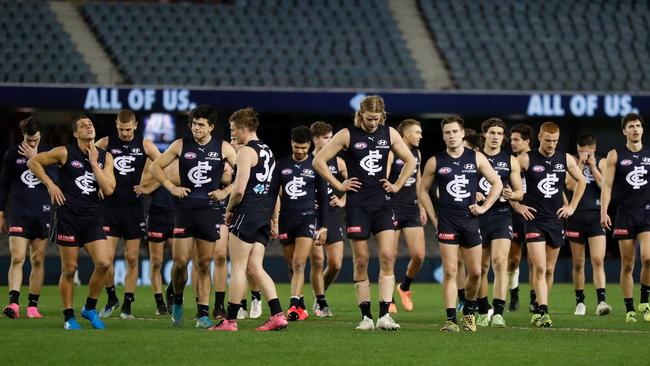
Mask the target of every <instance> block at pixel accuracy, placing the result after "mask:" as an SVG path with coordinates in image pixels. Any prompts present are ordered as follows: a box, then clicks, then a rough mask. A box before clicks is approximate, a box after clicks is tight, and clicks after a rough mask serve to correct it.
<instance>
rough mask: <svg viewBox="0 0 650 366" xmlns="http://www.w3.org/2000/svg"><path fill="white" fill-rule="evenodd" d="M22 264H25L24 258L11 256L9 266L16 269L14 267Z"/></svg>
mask: <svg viewBox="0 0 650 366" xmlns="http://www.w3.org/2000/svg"><path fill="white" fill-rule="evenodd" d="M23 263H25V256H17V255H13V256H11V265H12V266H14V267H16V266H22V265H23Z"/></svg>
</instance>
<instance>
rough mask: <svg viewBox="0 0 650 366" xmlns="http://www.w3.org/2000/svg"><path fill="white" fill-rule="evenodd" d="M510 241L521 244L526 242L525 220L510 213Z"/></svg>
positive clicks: (514, 213) (516, 214)
mask: <svg viewBox="0 0 650 366" xmlns="http://www.w3.org/2000/svg"><path fill="white" fill-rule="evenodd" d="M512 241H513V242H516V243H518V244H520V245H521V244H523V243H524V242H525V241H526V219H524V217H523V216H521V215H520V214H518V213H516V212H514V211H513V212H512Z"/></svg>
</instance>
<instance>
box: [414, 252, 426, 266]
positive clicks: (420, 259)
mask: <svg viewBox="0 0 650 366" xmlns="http://www.w3.org/2000/svg"><path fill="white" fill-rule="evenodd" d="M411 261H413V264H414V265H416V266H418V267H419V266H422V263H424V253H415V254H414V255H413V257H411Z"/></svg>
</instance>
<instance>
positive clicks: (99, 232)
mask: <svg viewBox="0 0 650 366" xmlns="http://www.w3.org/2000/svg"><path fill="white" fill-rule="evenodd" d="M54 217H55V220H54V221H55V222H56V243H57V244H59V245H62V246H65V247H83V246H84V245H85V244H88V243H92V242H94V241H97V240H106V234H105V233H104V230H103V228H102V226H103V223H102V214H101V213H100V212H99V211H98V212H97V213H94V214H91V215H77V214H75V213H73V212H72V211H70V209H68V208H67V207H65V206H62V207H59V208H58V209H57V210H56V212H55V214H54Z"/></svg>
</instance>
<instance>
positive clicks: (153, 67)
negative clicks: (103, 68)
mask: <svg viewBox="0 0 650 366" xmlns="http://www.w3.org/2000/svg"><path fill="white" fill-rule="evenodd" d="M82 12H83V15H84V17H85V19H86V20H87V22H88V23H89V24H90V26H91V28H92V29H93V30H94V32H95V33H96V35H97V37H98V38H99V39H100V41H101V42H102V44H103V45H104V47H105V49H106V50H107V52H108V54H109V55H110V56H111V57H112V58H113V61H114V62H115V63H116V65H117V66H118V68H119V70H120V72H121V73H122V74H123V76H124V77H125V79H126V80H127V82H128V83H133V84H151V85H176V84H182V85H205V86H237V87H245V86H253V87H255V86H262V87H317V88H344V87H366V88H423V86H424V83H423V81H422V79H421V77H420V75H419V73H418V71H417V70H416V68H415V62H414V61H413V59H412V58H411V56H410V53H409V51H408V50H407V48H406V45H405V42H404V40H403V39H402V38H401V35H400V32H399V30H398V29H397V26H396V24H395V21H394V20H393V19H392V17H391V14H390V11H389V9H388V5H387V3H386V0H356V1H347V0H329V1H320V0H313V1H297V0H277V1H265V0H249V1H243V0H241V1H235V3H234V5H225V4H219V5H208V4H192V5H190V4H133V3H99V2H95V3H86V4H84V5H83V7H82Z"/></svg>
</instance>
